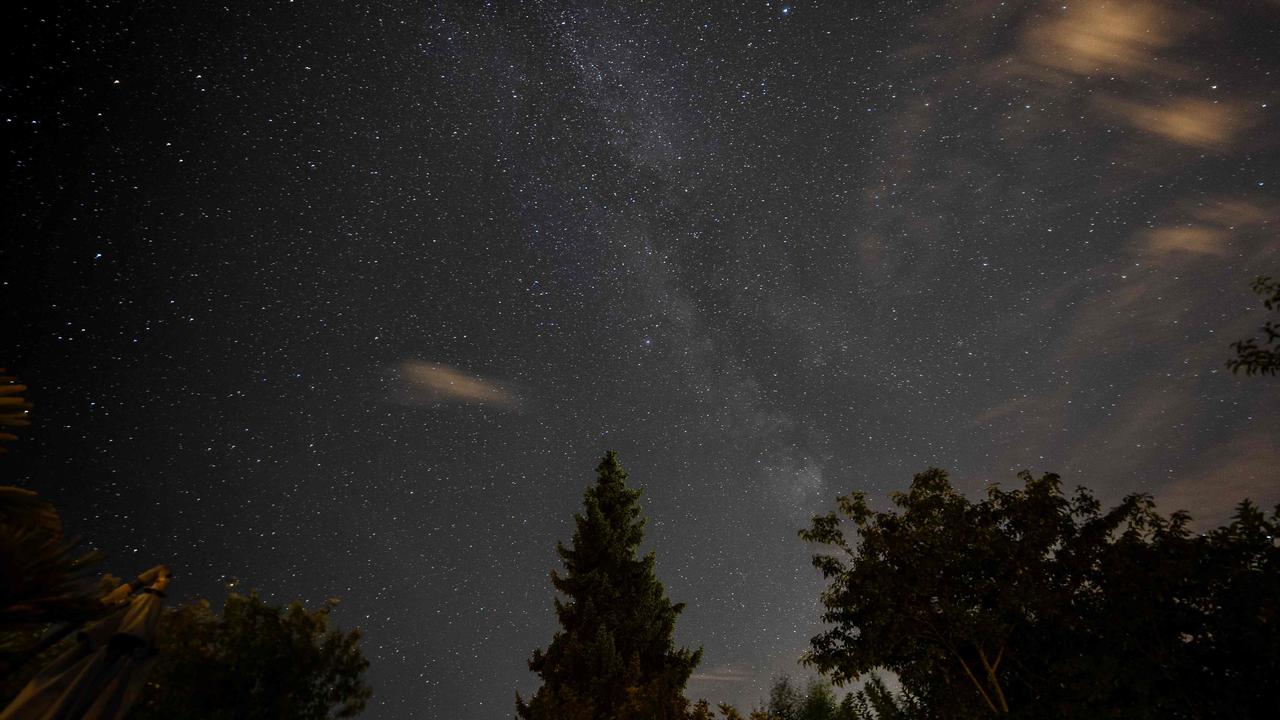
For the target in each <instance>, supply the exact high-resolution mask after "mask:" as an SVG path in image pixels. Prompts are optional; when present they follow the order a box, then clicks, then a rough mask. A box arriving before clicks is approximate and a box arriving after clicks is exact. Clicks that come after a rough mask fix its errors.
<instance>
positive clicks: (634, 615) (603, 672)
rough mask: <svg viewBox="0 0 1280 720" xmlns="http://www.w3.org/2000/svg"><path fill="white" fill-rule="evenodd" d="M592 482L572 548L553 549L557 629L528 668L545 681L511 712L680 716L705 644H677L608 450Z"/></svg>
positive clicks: (587, 717)
mask: <svg viewBox="0 0 1280 720" xmlns="http://www.w3.org/2000/svg"><path fill="white" fill-rule="evenodd" d="M596 473H597V481H596V484H595V485H594V486H592V487H590V488H588V489H587V491H586V492H585V494H584V496H583V503H582V504H583V511H582V513H581V514H578V515H575V516H574V521H575V524H576V529H575V531H574V535H573V546H572V547H571V548H566V547H564V546H563V545H561V544H558V545H557V547H556V550H557V552H558V553H559V555H560V558H561V560H562V561H563V562H564V568H565V570H564V573H563V574H560V573H557V572H555V571H553V572H552V573H551V583H552V585H553V586H554V587H555V588H556V590H558V591H560V593H562V594H563V595H564V596H565V598H566V599H565V600H560V599H559V598H557V599H556V601H555V609H556V616H557V617H558V618H559V620H560V626H561V629H560V631H558V632H557V633H556V635H555V637H554V638H553V639H552V641H551V645H550V646H549V647H548V648H547V649H546V650H545V651H542V650H537V651H535V652H534V654H533V658H532V659H531V660H530V661H529V669H530V670H532V671H533V672H535V673H537V674H538V675H539V676H540V677H541V678H542V686H541V687H540V688H539V689H538V691H537V693H536V694H535V695H534V696H533V697H532V698H531V699H530V700H529V701H528V702H527V703H526V702H525V701H524V700H523V699H521V698H520V697H519V696H518V695H517V697H516V710H517V712H518V713H519V716H520V717H521V718H524V719H525V720H543V719H553V720H593V719H594V720H604V719H606V718H607V719H608V720H615V719H617V720H621V719H624V718H645V720H661V719H663V718H673V719H674V718H681V719H683V718H684V717H685V715H686V713H687V712H688V710H689V706H688V701H687V700H686V699H685V698H684V695H683V691H684V687H685V683H686V682H688V679H689V675H690V673H692V672H693V669H694V667H695V666H697V664H698V661H699V660H700V659H701V656H702V651H701V650H697V651H690V650H687V649H677V648H676V647H675V642H674V639H673V633H674V630H675V621H676V616H677V615H679V613H680V611H681V610H682V609H683V608H684V606H683V605H682V604H672V603H671V602H670V601H669V600H668V599H667V597H666V592H665V590H664V589H663V587H662V583H660V582H658V579H657V577H656V576H655V575H654V556H653V554H652V553H650V554H648V555H646V556H644V557H637V549H638V547H639V545H640V542H641V540H642V539H643V537H644V524H645V521H644V518H643V517H642V516H641V514H640V506H639V504H638V500H639V497H640V492H639V491H638V490H634V489H632V488H629V487H627V473H626V471H625V470H623V469H622V466H621V464H619V462H618V457H617V455H616V454H615V453H614V452H612V451H610V452H609V453H607V454H606V455H605V457H604V459H603V460H602V461H601V462H600V466H599V467H598V468H597V469H596Z"/></svg>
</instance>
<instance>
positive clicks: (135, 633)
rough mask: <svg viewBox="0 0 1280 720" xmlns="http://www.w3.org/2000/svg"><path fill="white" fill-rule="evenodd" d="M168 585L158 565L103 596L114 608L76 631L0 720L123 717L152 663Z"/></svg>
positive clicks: (106, 719) (108, 719) (111, 719)
mask: <svg viewBox="0 0 1280 720" xmlns="http://www.w3.org/2000/svg"><path fill="white" fill-rule="evenodd" d="M168 583H169V570H168V568H166V567H164V566H163V565H161V566H157V567H155V568H152V569H151V570H148V571H147V572H145V573H143V574H142V575H141V576H139V579H138V580H137V581H135V582H133V583H130V584H128V585H122V586H121V587H120V588H117V589H116V591H114V592H113V593H111V594H110V595H108V596H107V597H106V598H104V600H103V601H104V602H109V603H113V604H116V605H117V606H116V608H115V609H114V610H112V611H111V612H110V613H109V614H108V615H107V616H106V617H104V618H103V619H102V620H99V621H98V622H96V623H94V624H93V625H91V626H89V627H87V628H86V629H85V630H83V631H81V632H80V633H78V634H77V635H76V645H75V647H73V648H71V649H70V650H68V651H67V652H65V653H63V654H62V655H61V656H60V657H58V658H57V659H56V660H54V661H53V662H52V663H50V664H49V666H48V667H46V668H45V669H44V670H41V671H40V673H39V674H37V675H36V676H35V677H34V678H32V679H31V682H29V683H27V686H26V687H25V688H23V689H22V692H21V693H19V694H18V697H16V698H14V700H13V702H12V703H10V704H9V707H8V708H6V709H5V711H4V712H3V713H0V720H78V719H81V718H83V719H84V720H115V719H118V718H123V717H124V716H125V714H126V713H127V712H128V711H129V708H130V707H132V706H133V703H134V702H135V701H136V700H137V699H138V694H139V693H140V692H141V690H142V685H143V683H144V682H145V681H146V677H147V673H148V672H149V671H150V669H151V666H152V665H153V664H154V663H155V650H154V648H153V647H152V639H153V638H154V637H155V630H156V624H157V623H158V622H159V620H160V610H161V607H162V605H163V599H164V588H165V587H166V586H167V585H168ZM143 585H146V587H145V589H143V590H142V592H140V593H138V594H137V595H135V596H134V597H132V598H131V599H130V598H129V595H130V593H131V592H132V591H133V590H135V589H137V588H138V587H142V586H143Z"/></svg>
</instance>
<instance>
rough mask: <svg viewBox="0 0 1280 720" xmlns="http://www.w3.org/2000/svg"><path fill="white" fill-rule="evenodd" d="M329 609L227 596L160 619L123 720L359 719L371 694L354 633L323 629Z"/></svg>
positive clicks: (253, 595)
mask: <svg viewBox="0 0 1280 720" xmlns="http://www.w3.org/2000/svg"><path fill="white" fill-rule="evenodd" d="M335 603H336V601H334V600H329V601H326V602H325V603H323V604H322V605H320V606H319V607H317V608H313V609H308V608H306V607H305V606H303V604H302V603H300V602H294V603H292V604H290V605H288V606H287V607H280V606H275V605H270V604H268V603H267V602H265V601H264V600H263V599H262V598H260V597H259V596H258V595H257V593H249V594H248V595H241V594H237V593H230V594H229V595H228V596H227V599H226V602H225V603H224V604H223V607H222V613H221V615H219V614H218V613H216V612H214V611H213V609H212V608H211V607H210V605H209V603H208V602H205V601H200V602H196V603H192V604H188V605H182V606H179V607H177V608H175V609H174V610H171V611H168V612H166V613H165V615H164V616H163V618H162V619H161V621H160V626H159V628H158V630H157V632H156V649H157V650H158V652H159V655H158V656H157V660H156V665H155V667H153V668H152V670H151V674H150V675H149V676H148V680H147V684H146V687H145V688H144V690H143V696H142V699H141V700H140V701H139V703H138V705H137V706H135V707H134V709H133V711H132V712H131V713H130V715H129V717H130V718H131V720H150V719H151V718H175V717H181V718H190V719H191V720H201V719H205V720H230V719H231V718H237V719H243V720H253V719H255V718H261V719H262V720H267V719H268V718H271V719H281V720H283V719H289V720H325V719H327V718H349V717H355V716H356V715H358V714H360V712H362V711H363V710H364V708H365V705H366V704H367V703H368V701H369V698H370V697H371V696H372V694H373V693H372V690H371V689H370V688H369V686H368V685H366V684H365V681H364V673H365V671H366V670H367V669H368V667H369V663H368V661H367V660H365V658H364V654H363V653H362V652H361V650H360V647H359V642H360V633H359V632H358V631H351V632H345V633H344V632H342V631H340V630H338V629H336V628H334V627H332V626H331V624H330V622H329V613H330V611H331V610H332V609H333V607H334V605H335Z"/></svg>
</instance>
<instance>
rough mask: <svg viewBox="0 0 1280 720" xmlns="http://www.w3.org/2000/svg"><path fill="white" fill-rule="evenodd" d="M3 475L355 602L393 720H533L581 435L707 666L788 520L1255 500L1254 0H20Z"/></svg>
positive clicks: (79, 511)
mask: <svg viewBox="0 0 1280 720" xmlns="http://www.w3.org/2000/svg"><path fill="white" fill-rule="evenodd" d="M7 25H8V30H7V35H8V36H9V37H8V42H7V43H6V44H5V47H6V48H7V49H6V50H5V54H6V55H7V58H6V64H5V67H6V70H5V71H4V75H3V77H4V82H3V86H2V88H0V93H2V97H3V120H2V132H3V134H4V158H5V172H4V182H5V185H4V197H3V203H4V217H5V219H6V230H5V239H4V240H3V241H2V242H3V245H2V246H0V252H2V253H3V261H2V263H0V272H2V277H0V282H3V287H2V290H3V298H4V299H3V304H2V305H0V312H3V319H4V325H3V328H4V333H5V337H6V339H8V340H9V342H6V343H4V346H3V347H0V350H3V352H0V365H3V366H6V367H8V368H10V370H11V371H13V372H15V373H17V374H18V375H19V376H20V377H21V378H22V379H23V381H24V382H26V383H27V384H29V385H30V386H32V391H31V392H30V393H29V395H30V399H31V400H33V401H34V402H35V403H36V410H35V414H34V420H35V422H34V425H33V427H32V428H31V429H30V431H29V432H27V433H25V435H24V439H23V441H22V442H21V443H20V444H19V446H18V447H15V449H14V452H13V453H12V455H11V456H10V457H9V458H6V460H5V465H6V467H4V468H2V469H3V471H4V472H5V473H8V474H11V475H15V476H16V480H15V481H16V482H19V483H20V484H22V485H25V486H27V487H31V488H33V489H36V490H38V491H39V492H41V493H42V494H44V495H46V496H48V497H49V498H51V499H52V500H53V501H55V502H56V503H57V505H58V506H59V508H60V509H61V511H62V513H63V514H64V516H65V519H66V522H67V525H68V527H69V528H70V529H71V530H72V531H73V532H75V533H78V534H80V535H82V536H83V537H84V538H85V540H86V542H88V543H90V544H92V545H94V546H96V547H100V548H102V549H103V550H104V551H105V552H106V553H107V554H108V555H109V560H108V562H107V565H106V567H107V569H109V570H111V571H112V572H115V573H116V574H119V575H124V574H127V573H132V572H136V571H138V570H141V569H143V568H145V567H148V566H150V565H152V564H154V563H156V562H161V561H163V562H168V563H169V564H170V565H171V566H172V567H173V568H174V570H175V573H176V574H177V579H176V581H175V583H174V585H173V586H172V589H173V591H174V592H173V593H172V594H173V596H174V597H175V599H181V598H183V597H190V596H196V595H201V596H207V597H214V598H216V597H218V596H219V594H220V593H221V592H222V587H223V585H224V583H225V582H226V581H227V580H228V579H229V578H232V577H235V578H239V579H240V582H241V583H242V584H244V585H248V586H253V587H259V588H261V589H262V590H263V592H264V593H265V594H266V595H268V596H270V597H271V598H273V599H274V600H278V601H287V600H290V599H292V598H295V597H300V598H304V599H307V600H309V601H312V602H318V601H320V600H321V599H323V598H325V597H328V596H338V597H341V598H342V605H341V606H340V608H339V610H338V611H336V619H337V621H338V622H339V624H341V625H343V626H344V627H357V626H358V627H359V628H361V630H362V631H363V632H364V634H365V641H364V646H365V649H366V652H367V654H368V655H369V657H370V660H371V662H372V669H371V671H370V680H371V682H372V684H373V685H374V688H375V692H376V697H375V700H374V704H373V706H372V707H371V709H370V711H369V713H368V716H369V717H371V718H401V717H404V718H409V717H442V718H479V719H482V720H488V719H497V718H505V717H509V716H510V715H511V713H512V710H513V697H514V693H515V691H516V690H517V689H518V690H520V691H522V692H524V693H526V694H528V693H529V692H530V691H531V690H532V689H533V687H534V682H535V678H534V676H533V675H532V674H530V673H529V672H528V671H527V668H526V667H525V660H526V659H527V658H528V656H529V653H530V652H531V651H532V649H533V648H535V647H537V646H543V645H545V644H546V643H547V642H548V641H549V639H550V637H551V634H552V632H553V631H554V627H555V621H554V617H553V614H552V610H551V599H552V590H551V587H550V584H549V582H548V581H547V572H548V571H549V570H550V569H551V568H553V567H555V565H556V558H555V555H554V544H555V542H556V541H557V540H567V539H568V537H569V536H570V534H571V515H572V513H573V511H574V509H575V508H576V507H577V505H578V503H579V502H580V500H581V491H582V488H583V487H584V486H585V485H586V484H587V483H589V482H590V481H591V480H592V469H593V468H594V467H595V465H596V463H597V462H598V459H599V457H600V456H601V455H602V454H603V452H604V451H605V450H606V449H616V450H618V451H619V453H620V455H621V458H622V460H623V462H624V464H626V466H627V467H628V469H629V470H630V472H631V476H632V478H633V480H634V481H635V482H636V483H638V484H639V485H641V486H642V487H643V488H644V490H645V495H644V499H643V502H644V506H645V510H646V512H647V514H648V516H649V518H650V523H649V526H648V535H647V539H646V543H647V547H648V548H650V549H652V550H654V551H656V553H657V557H658V561H657V570H658V574H659V577H660V578H661V579H662V580H663V581H664V582H665V584H666V586H667V589H668V592H669V594H670V595H671V597H672V599H673V600H676V601H683V602H687V603H689V607H688V609H687V610H686V612H685V613H684V615H683V616H682V618H681V620H680V623H679V626H678V637H679V640H680V641H681V642H682V643H683V644H686V645H693V646H698V645H702V646H705V648H706V653H705V659H704V662H703V666H702V667H701V668H700V669H699V671H698V673H697V674H696V675H695V677H694V680H693V681H692V683H691V686H690V691H689V693H690V695H691V696H693V697H707V698H708V699H710V700H712V701H713V702H716V701H721V700H729V701H732V702H735V703H738V704H739V705H740V706H741V707H743V708H744V709H745V708H746V707H747V706H749V705H750V704H752V702H753V701H755V700H758V699H759V698H760V697H761V696H762V695H763V694H764V693H765V692H766V689H767V684H768V680H769V678H770V677H771V676H772V675H774V674H777V673H780V672H791V673H793V674H794V673H800V672H803V671H802V670H801V669H800V668H799V667H798V666H797V665H796V661H797V659H798V657H799V655H800V653H801V652H802V651H803V650H804V648H805V647H806V644H807V640H808V638H809V637H810V636H811V635H812V634H813V633H814V631H815V630H816V629H817V627H819V626H818V624H817V622H818V621H817V618H818V606H817V593H818V591H819V589H820V588H821V582H820V578H819V577H818V576H817V574H816V572H815V571H814V570H813V569H812V568H810V567H809V565H808V562H807V554H808V550H807V549H806V548H805V547H803V545H802V544H801V543H800V542H799V540H797V538H796V534H795V533H796V530H797V529H798V528H799V527H800V526H801V525H803V524H805V521H806V518H807V517H808V516H810V515H812V514H814V513H816V512H820V511H824V510H825V509H826V508H828V507H829V506H831V505H832V503H833V500H834V498H835V496H836V495H837V494H840V493H842V492H847V491H850V490H854V489H862V490H865V491H867V492H869V493H870V494H871V495H872V496H874V497H876V498H878V499H879V500H880V501H883V499H884V498H885V497H886V496H887V494H888V493H890V492H892V491H894V490H897V489H901V488H903V487H905V485H906V483H907V482H909V480H910V478H911V475H912V473H913V472H916V471H919V470H922V469H924V468H925V467H928V466H942V467H946V468H949V469H951V470H952V471H953V473H954V475H955V478H956V481H957V484H958V485H959V486H960V487H961V488H963V489H964V490H966V491H968V492H979V491H980V490H981V488H982V487H983V486H984V485H985V484H987V483H989V482H1005V483H1007V482H1010V481H1013V480H1014V474H1015V473H1016V472H1017V471H1018V470H1021V469H1023V468H1027V469H1030V470H1033V471H1056V472H1059V473H1062V475H1063V476H1064V481H1065V483H1066V484H1067V485H1069V486H1073V485H1077V484H1083V485H1087V486H1089V487H1091V488H1093V489H1095V490H1096V491H1098V493H1099V494H1100V495H1101V496H1102V497H1103V498H1104V499H1106V500H1108V501H1114V500H1116V499H1118V498H1119V497H1121V496H1122V495H1124V494H1126V493H1130V492H1151V493H1154V494H1155V495H1156V497H1157V501H1158V502H1159V503H1160V506H1161V507H1162V508H1164V509H1166V510H1172V509H1174V508H1176V507H1185V508H1187V509H1189V510H1190V511H1191V512H1192V513H1193V515H1195V516H1196V517H1197V518H1200V519H1201V520H1202V521H1203V522H1215V521H1218V520H1221V519H1222V518H1223V517H1225V516H1226V515H1227V514H1229V512H1230V508H1231V506H1232V505H1233V504H1234V503H1235V502H1236V501H1237V500H1239V499H1240V498H1241V497H1244V496H1246V495H1248V496H1251V497H1254V498H1255V499H1257V500H1259V501H1261V502H1263V503H1275V502H1277V501H1280V481H1277V479H1276V474H1275V472H1276V471H1275V468H1276V467H1277V463H1278V462H1280V447H1278V445H1277V443H1276V442H1275V434H1274V418H1273V416H1272V414H1273V413H1274V407H1275V405H1276V401H1277V399H1280V390H1278V388H1280V385H1277V383H1275V382H1270V381H1269V380H1270V379H1266V378H1264V379H1258V378H1245V377H1242V376H1233V375H1231V374H1230V372H1228V371H1227V370H1226V368H1225V361H1226V360H1227V358H1228V357H1229V354H1230V349H1229V344H1230V343H1231V341H1233V340H1236V339H1239V338H1241V337H1246V336H1248V335H1249V334H1251V332H1253V331H1254V330H1255V329H1256V328H1257V327H1258V326H1259V325H1261V324H1262V321H1263V320H1264V314H1263V311H1262V310H1261V308H1260V307H1259V303H1258V302H1257V299H1256V298H1255V297H1254V296H1252V295H1251V293H1250V292H1249V287H1248V286H1249V282H1250V280H1252V278H1253V277H1254V276H1256V275H1259V274H1264V273H1272V274H1280V239H1278V235H1277V224H1278V223H1280V177H1278V176H1277V170H1280V160H1278V159H1277V145H1278V143H1280V120H1278V119H1277V118H1278V116H1277V111H1278V109H1280V60H1277V57H1278V55H1277V48H1280V4H1278V3H1276V2H1271V1H1263V0H1255V1H1248V0H1239V1H1237V2H1232V3H1216V4H1215V3H1205V4H1202V5H1190V4H1181V3H1172V2H1163V1H1154V0H1153V1H1151V2H1132V1H1129V0H1113V1H1110V2H1103V1H1101V0H1079V1H1077V0H1072V1H1071V2H1067V3H1062V2H1057V3H1028V2H1009V1H1006V2H992V1H991V0H967V1H965V2H957V3H953V4H938V3H921V2H906V1H904V0H895V1H894V2H881V3H872V2H857V3H851V2H831V3H799V2H797V3H792V4H789V5H782V4H779V3H772V4H770V3H751V4H745V3H742V4H739V3H734V4H725V6H724V7H720V8H705V7H699V8H694V7H693V6H692V4H690V3H668V4H655V3H643V4H642V3H582V4H581V5H574V4H557V3H551V2H546V3H507V2H502V3H486V4H485V5H483V6H480V5H479V4H473V3H460V4H457V5H440V4H437V3H394V2H383V3H345V2H344V3H339V2H304V1H299V2H288V3H279V2H265V1H262V2H253V3H231V4H230V5H227V6H224V5H222V4H216V3H212V4H211V3H147V4H141V5H138V4H131V3H107V2H103V3H93V4H91V6H88V7H82V8H73V7H69V6H67V5H65V4H57V6H56V7H55V6H53V5H51V4H40V5H38V6H36V7H34V8H32V7H28V8H26V9H25V10H22V11H20V12H17V13H15V14H14V15H13V17H11V18H10V21H9V23H7Z"/></svg>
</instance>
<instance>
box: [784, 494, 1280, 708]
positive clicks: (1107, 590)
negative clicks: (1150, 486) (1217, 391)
mask: <svg viewBox="0 0 1280 720" xmlns="http://www.w3.org/2000/svg"><path fill="white" fill-rule="evenodd" d="M1019 477H1020V479H1021V480H1022V487H1021V488H1017V489H1014V490H1008V491H1006V490H1002V489H1001V488H999V487H996V486H993V487H991V488H989V489H988V492H987V496H986V498H984V499H982V500H981V501H979V502H971V501H969V500H968V499H967V498H965V497H964V496H963V495H962V494H960V493H959V492H957V491H956V490H955V489H954V488H953V487H952V486H951V484H950V482H949V480H948V478H947V474H946V473H945V472H944V471H942V470H938V469H930V470H927V471H925V472H923V473H921V474H919V475H917V476H916V477H915V479H914V481H913V482H912V484H911V487H910V489H909V490H908V491H907V492H905V493H896V494H894V495H893V496H892V508H891V509H890V510H888V511H876V510H873V509H872V508H871V506H870V505H869V503H868V501H867V498H866V496H865V495H864V494H861V493H854V494H852V495H849V496H845V497H841V498H840V499H839V502H838V505H839V507H838V512H833V513H829V514H827V515H823V516H819V517H816V518H814V519H813V522H812V524H811V526H810V527H809V528H808V529H806V530H803V531H801V537H802V538H804V539H805V540H807V541H809V542H812V543H817V544H820V545H823V546H826V548H827V551H826V552H822V553H820V554H817V555H815V556H814V559H813V561H814V564H815V566H816V567H818V568H819V569H820V570H821V571H822V573H823V576H824V577H825V578H827V580H828V581H829V585H828V587H827V589H826V590H825V591H824V593H823V595H822V602H823V605H824V608H825V613H824V616H823V618H824V620H825V621H826V622H827V623H829V624H830V627H829V629H828V630H826V631H825V632H823V633H821V634H820V635H818V636H817V637H815V638H813V640H812V648H811V650H810V652H809V653H808V655H807V656H806V661H807V662H808V663H810V664H811V665H813V666H815V667H816V668H818V669H819V670H821V671H823V672H825V673H829V674H830V676H831V677H832V678H833V679H835V680H836V681H837V682H848V681H852V680H857V679H859V678H862V677H864V676H866V675H867V674H869V673H872V672H873V671H876V670H879V669H887V670H891V671H893V672H894V673H896V674H897V675H898V677H899V678H900V679H901V681H902V685H903V688H904V690H905V691H906V692H907V693H908V694H909V696H910V697H911V698H913V699H915V700H917V701H918V702H919V703H920V708H921V709H922V710H923V711H924V712H925V714H927V715H936V716H941V717H951V718H969V717H987V716H990V715H1010V714H1016V715H1018V716H1019V717H1025V718H1040V717H1044V718H1060V717H1099V718H1104V717H1116V718H1119V717H1125V718H1182V717H1186V718H1192V717H1196V718H1199V717H1265V716H1266V714H1267V713H1269V712H1273V711H1274V708H1276V707H1280V622H1277V618H1280V549H1277V546H1276V541H1275V537H1276V536H1277V535H1278V534H1280V509H1277V511H1276V512H1273V513H1272V514H1271V515H1270V516H1267V515H1266V514H1264V513H1263V512H1261V511H1260V510H1258V509H1257V508H1256V507H1254V506H1253V505H1251V504H1250V503H1248V502H1244V503H1241V505H1240V506H1239V508H1238V510H1237V513H1236V515H1235V518H1234V519H1233V521H1232V522H1231V523H1230V524H1229V525H1227V526H1226V527H1222V528H1218V529H1217V530H1214V531H1212V532H1209V533H1205V534H1196V533H1193V532H1191V530H1190V529H1189V521H1190V518H1189V517H1188V515H1187V514H1186V513H1182V512H1178V513H1174V514H1173V515H1172V516H1169V517H1165V516H1162V515H1160V514H1159V513H1157V512H1156V510H1155V507H1154V503H1153V502H1152V500H1151V498H1150V497H1147V496H1144V495H1132V496H1129V497H1127V498H1125V499H1124V500H1123V501H1122V502H1121V503H1120V504H1119V505H1118V506H1117V507H1115V508H1112V509H1110V510H1107V511H1105V512H1104V511H1103V509H1102V505H1101V503H1100V502H1099V501H1098V500H1097V499H1096V498H1095V497H1094V496H1093V495H1092V494H1090V493H1089V492H1088V491H1087V490H1084V489H1080V490H1078V491H1076V493H1074V494H1073V495H1072V496H1070V497H1068V496H1066V495H1064V493H1063V492H1062V489H1061V483H1060V481H1059V478H1058V477H1057V476H1055V475H1044V476H1041V477H1038V478H1037V477H1033V476H1031V475H1030V474H1027V473H1023V474H1022V475H1020V476H1019ZM850 526H851V527H850ZM847 530H849V531H852V532H847Z"/></svg>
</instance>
